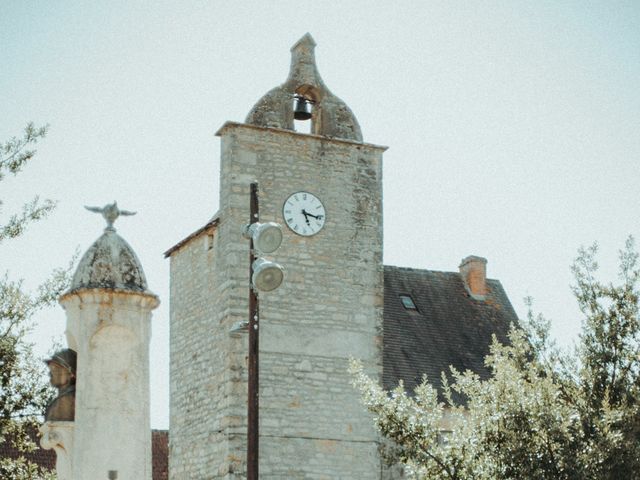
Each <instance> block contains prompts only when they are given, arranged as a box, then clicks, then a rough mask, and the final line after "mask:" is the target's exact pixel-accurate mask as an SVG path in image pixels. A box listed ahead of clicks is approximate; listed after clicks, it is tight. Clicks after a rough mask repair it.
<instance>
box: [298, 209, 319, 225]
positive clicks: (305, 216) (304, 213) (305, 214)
mask: <svg viewBox="0 0 640 480" xmlns="http://www.w3.org/2000/svg"><path fill="white" fill-rule="evenodd" d="M302 214H303V215H304V218H305V219H307V217H313V218H315V219H316V220H322V215H314V214H313V213H307V211H306V210H305V209H302ZM308 221H309V220H308V219H307V222H308Z"/></svg>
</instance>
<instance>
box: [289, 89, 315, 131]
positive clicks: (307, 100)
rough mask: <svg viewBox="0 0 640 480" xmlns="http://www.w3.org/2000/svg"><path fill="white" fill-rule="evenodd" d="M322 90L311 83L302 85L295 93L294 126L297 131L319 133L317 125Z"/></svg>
mask: <svg viewBox="0 0 640 480" xmlns="http://www.w3.org/2000/svg"><path fill="white" fill-rule="evenodd" d="M319 100H320V92H319V90H318V89H317V88H316V87H313V86H311V85H301V86H300V87H298V88H296V90H295V93H294V94H293V126H294V129H295V131H296V132H300V133H314V134H317V133H318V132H317V128H316V125H318V122H317V112H318V111H319V108H318V105H319Z"/></svg>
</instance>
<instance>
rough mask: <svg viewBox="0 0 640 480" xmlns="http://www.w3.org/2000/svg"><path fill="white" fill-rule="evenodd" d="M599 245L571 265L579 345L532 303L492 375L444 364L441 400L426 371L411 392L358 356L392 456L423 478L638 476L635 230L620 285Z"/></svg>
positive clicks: (639, 330)
mask: <svg viewBox="0 0 640 480" xmlns="http://www.w3.org/2000/svg"><path fill="white" fill-rule="evenodd" d="M596 253H597V247H596V246H592V247H590V248H587V249H584V248H582V249H580V250H579V254H578V257H577V259H576V260H575V262H574V265H573V273H574V278H575V285H574V286H573V291H574V294H575V296H576V299H577V301H578V305H579V307H580V309H581V311H582V313H583V314H584V318H585V320H584V323H583V331H582V335H581V336H580V341H579V345H578V346H577V348H576V349H575V350H574V351H571V352H561V351H560V350H558V349H557V348H556V347H555V345H554V344H553V342H552V341H551V339H550V337H549V322H547V321H546V320H545V319H544V318H543V317H541V316H534V315H533V314H532V313H529V316H528V319H527V322H525V324H524V325H523V327H522V328H520V327H512V329H511V332H510V335H509V339H510V344H509V345H501V344H499V343H498V342H497V341H496V340H495V339H494V342H493V345H492V347H491V353H490V355H489V356H488V357H487V358H486V359H485V362H486V364H487V366H488V367H489V368H490V370H491V372H492V375H491V377H490V378H489V379H487V380H481V379H480V378H479V377H478V376H477V375H474V374H473V373H471V372H458V371H456V370H454V369H452V371H451V372H450V376H451V377H450V378H451V380H450V381H448V380H447V377H446V376H445V375H444V373H443V382H444V385H445V387H444V397H445V401H444V402H439V401H438V396H437V393H436V392H435V390H434V389H433V387H431V386H430V384H429V382H428V379H426V378H425V379H424V380H423V382H422V384H421V385H420V386H419V387H418V388H416V390H415V392H413V395H408V394H407V393H406V392H405V390H404V388H403V386H402V385H399V386H398V388H396V389H395V390H393V391H391V392H385V391H384V390H382V389H381V388H380V386H379V385H378V384H377V383H376V382H374V381H373V380H371V379H370V378H369V377H368V376H367V375H366V374H365V372H364V371H363V368H362V366H361V365H360V364H359V363H358V362H352V365H351V371H352V373H353V375H354V385H355V386H356V387H357V388H358V389H359V390H360V391H361V393H362V398H363V401H364V404H365V405H366V407H367V408H368V409H369V410H370V411H371V412H372V413H373V414H374V418H375V422H376V426H377V428H378V429H379V431H380V432H381V434H382V435H383V437H384V438H385V439H386V440H387V441H388V444H387V446H386V449H385V453H386V457H387V460H388V461H389V462H390V463H393V462H399V463H400V464H402V465H403V466H404V469H405V473H406V474H408V475H409V477H410V478H417V479H435V480H440V479H449V480H471V479H474V480H489V479H492V480H500V479H513V480H515V479H523V478H527V479H541V480H545V479H549V480H551V479H554V480H563V479H566V480H578V479H580V480H583V479H593V480H596V479H597V480H614V479H622V478H624V479H638V478H640V391H639V388H640V355H639V354H638V351H639V342H638V340H639V335H640V324H639V315H638V307H639V302H638V293H639V292H638V283H639V279H640V270H639V268H638V254H637V253H636V252H635V249H634V243H633V239H632V238H631V237H630V238H629V239H628V240H627V243H626V245H625V248H624V250H623V251H621V252H620V283H619V284H618V285H613V284H611V283H602V282H600V281H599V280H597V279H596V277H595V273H596V271H597V269H598V265H597V262H596V260H595V257H596ZM530 312H531V310H530ZM452 392H456V393H458V394H461V395H462V396H463V397H464V398H466V399H467V401H466V404H465V405H461V404H457V403H456V402H455V401H454V400H453V399H452Z"/></svg>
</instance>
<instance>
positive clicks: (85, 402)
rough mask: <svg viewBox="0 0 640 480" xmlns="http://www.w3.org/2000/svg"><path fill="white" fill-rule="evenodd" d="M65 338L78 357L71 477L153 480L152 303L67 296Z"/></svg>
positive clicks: (103, 293)
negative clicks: (115, 474)
mask: <svg viewBox="0 0 640 480" xmlns="http://www.w3.org/2000/svg"><path fill="white" fill-rule="evenodd" d="M60 303H61V304H62V305H63V307H64V308H65V310H66V313H67V338H68V343H69V346H70V347H71V348H73V349H74V350H76V352H77V353H78V369H77V383H76V414H75V422H74V424H75V429H74V430H75V431H74V448H73V478H75V479H88V478H107V474H108V471H110V470H115V471H117V472H118V478H135V479H141V480H145V479H146V480H151V436H150V431H151V428H150V423H149V354H148V352H149V340H150V336H151V310H152V309H153V308H155V307H156V306H157V303H158V302H157V299H156V297H155V296H151V295H144V294H136V293H124V292H117V291H109V290H98V289H93V290H85V291H80V292H74V293H71V294H67V295H66V296H64V297H63V298H61V300H60Z"/></svg>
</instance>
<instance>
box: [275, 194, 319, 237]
mask: <svg viewBox="0 0 640 480" xmlns="http://www.w3.org/2000/svg"><path fill="white" fill-rule="evenodd" d="M282 216H283V217H284V221H285V222H286V223H287V226H288V227H289V228H290V229H291V230H293V231H294V232H295V233H297V234H298V235H302V236H303V237H309V236H311V235H315V234H316V233H318V232H319V231H320V230H321V229H322V227H323V226H324V221H325V219H326V215H325V212H324V205H322V202H321V201H320V199H319V198H318V197H316V196H315V195H314V194H312V193H309V192H297V193H294V194H293V195H291V196H290V197H289V198H287V200H286V201H285V202H284V206H283V207H282Z"/></svg>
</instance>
